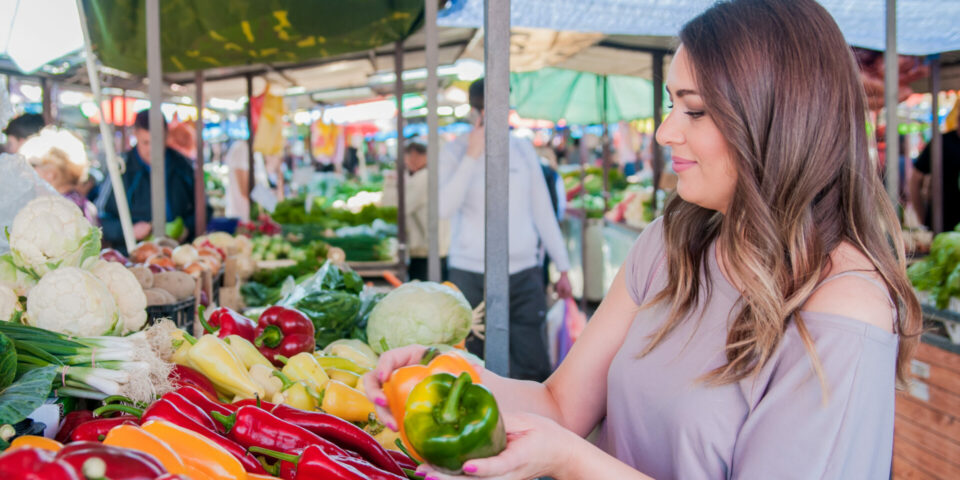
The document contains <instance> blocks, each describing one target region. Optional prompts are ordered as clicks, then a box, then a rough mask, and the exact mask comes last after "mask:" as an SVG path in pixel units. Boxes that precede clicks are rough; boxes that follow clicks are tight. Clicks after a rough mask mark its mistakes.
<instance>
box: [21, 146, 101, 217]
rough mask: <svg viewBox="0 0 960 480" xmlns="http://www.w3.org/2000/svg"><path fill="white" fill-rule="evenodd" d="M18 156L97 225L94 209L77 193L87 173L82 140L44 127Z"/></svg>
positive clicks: (84, 148) (87, 165)
mask: <svg viewBox="0 0 960 480" xmlns="http://www.w3.org/2000/svg"><path fill="white" fill-rule="evenodd" d="M19 153H20V154H21V155H23V156H24V157H25V158H26V159H27V161H29V162H30V164H31V165H33V168H34V169H35V170H36V171H37V175H39V176H40V178H42V179H44V180H46V181H47V183H49V184H50V186H51V187H53V188H54V190H56V191H57V192H60V194H61V195H63V196H64V197H66V198H68V199H70V200H72V201H73V202H74V203H76V204H77V207H79V208H80V211H82V212H83V215H84V216H85V217H87V220H89V221H90V224H91V225H100V221H99V219H98V218H97V207H96V206H95V205H94V204H93V202H91V201H89V200H87V197H86V196H84V195H83V194H81V193H80V191H79V189H80V186H81V184H83V183H85V182H86V181H87V175H88V173H89V170H90V161H89V160H88V159H87V149H86V147H85V146H84V145H83V141H82V140H80V139H79V138H77V136H76V135H74V134H72V133H70V132H68V131H66V130H60V129H58V128H56V127H47V128H45V129H43V130H42V131H41V132H40V133H39V134H37V135H34V136H32V137H30V138H29V139H27V141H26V142H24V143H23V145H22V146H21V147H20V151H19Z"/></svg>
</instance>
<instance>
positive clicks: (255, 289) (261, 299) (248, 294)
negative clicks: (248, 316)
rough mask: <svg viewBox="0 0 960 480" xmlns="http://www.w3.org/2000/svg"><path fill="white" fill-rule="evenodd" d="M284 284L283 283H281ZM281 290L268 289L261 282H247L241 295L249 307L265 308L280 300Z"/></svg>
mask: <svg viewBox="0 0 960 480" xmlns="http://www.w3.org/2000/svg"><path fill="white" fill-rule="evenodd" d="M281 283H282V281H281ZM280 292H281V289H280V287H279V286H277V287H268V286H266V285H264V284H262V283H260V282H255V281H254V282H247V283H244V284H243V285H242V286H241V287H240V294H241V295H243V301H244V302H245V303H246V304H247V306H248V307H265V306H267V305H272V304H274V303H276V302H277V301H278V300H280V297H281V296H282V294H281V293H280Z"/></svg>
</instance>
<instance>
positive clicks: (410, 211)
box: [381, 142, 450, 281]
mask: <svg viewBox="0 0 960 480" xmlns="http://www.w3.org/2000/svg"><path fill="white" fill-rule="evenodd" d="M403 151H404V153H403V162H404V165H406V167H407V173H408V175H407V178H406V182H405V183H404V192H405V194H406V198H405V201H406V205H405V206H406V211H407V214H406V220H407V251H408V252H410V265H409V267H408V269H407V274H408V276H409V277H410V280H424V281H425V280H428V271H427V258H428V256H429V247H430V245H429V243H427V242H428V239H429V238H430V235H431V233H430V232H429V231H428V224H427V222H428V217H427V208H428V201H429V185H428V184H427V147H426V146H425V145H424V144H422V143H418V142H410V143H408V144H407V145H406V146H405V147H404V149H403ZM396 172H397V171H396V170H389V171H387V172H386V173H384V176H383V199H382V200H381V203H382V204H383V205H384V206H392V207H396V206H397V203H398V202H397V174H396ZM438 234H439V237H438V239H439V247H440V250H439V255H440V277H441V279H442V280H446V279H447V277H448V276H449V273H448V271H447V252H448V251H449V249H450V222H449V221H447V220H444V219H440V225H439V232H438Z"/></svg>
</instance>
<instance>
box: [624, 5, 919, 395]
mask: <svg viewBox="0 0 960 480" xmlns="http://www.w3.org/2000/svg"><path fill="white" fill-rule="evenodd" d="M680 42H681V44H682V46H683V48H684V49H685V51H686V52H687V54H688V55H689V58H690V59H691V62H692V64H693V66H694V67H693V69H694V71H695V77H696V81H697V87H698V88H699V90H700V94H701V96H702V97H703V99H704V102H705V107H706V108H705V109H706V112H707V114H708V115H710V117H711V118H712V119H713V121H714V122H715V123H716V125H717V127H718V128H719V129H720V131H721V132H722V134H723V136H724V137H725V139H726V141H727V142H728V144H729V150H730V152H731V156H732V157H733V159H734V162H735V165H736V168H737V172H738V178H737V184H736V190H735V193H734V197H733V200H732V202H731V204H730V207H729V209H728V211H727V212H726V214H725V215H721V214H720V213H718V212H715V211H712V210H707V209H704V208H702V207H699V206H697V205H694V204H691V203H688V202H685V201H683V200H682V199H681V198H679V196H674V197H673V198H672V199H671V200H670V201H669V202H668V204H667V205H666V209H665V211H664V220H663V222H664V236H665V243H666V252H667V253H666V254H667V267H668V281H667V286H666V287H665V288H664V290H663V291H661V292H660V293H659V294H657V295H656V296H655V297H654V299H653V300H652V301H651V302H650V304H653V303H658V302H663V301H667V302H669V304H670V307H671V314H670V318H669V319H668V321H667V322H666V323H665V324H664V325H663V326H662V327H661V328H660V329H659V330H658V331H657V332H655V333H654V335H653V337H652V339H651V341H650V343H649V344H648V345H647V347H646V349H645V350H644V352H643V353H642V354H646V353H649V352H650V351H651V350H653V349H654V348H656V346H657V345H658V344H659V343H660V342H661V341H662V340H663V339H664V338H665V337H666V336H667V335H668V334H669V333H670V332H671V331H673V329H674V328H675V327H676V326H677V324H678V323H679V322H681V321H682V319H683V318H684V317H685V315H686V314H687V313H689V312H692V311H693V309H694V308H695V306H696V305H697V302H698V298H699V296H700V295H701V294H702V293H706V294H707V295H709V285H707V286H706V288H707V292H701V289H702V288H703V286H702V285H701V284H700V281H699V278H700V273H701V271H702V269H705V268H706V265H707V263H706V261H705V259H706V255H708V254H709V252H710V248H709V247H710V245H711V244H712V243H713V242H714V241H718V243H719V245H721V247H722V251H723V255H724V259H725V260H726V262H725V267H726V268H727V270H728V272H729V273H730V275H732V276H733V277H734V278H736V279H737V280H738V282H739V287H740V290H741V292H742V301H741V305H742V309H741V310H740V311H739V312H738V313H737V314H736V317H735V318H734V319H733V321H732V323H731V326H730V328H729V331H728V337H727V343H726V348H727V352H726V353H727V364H726V365H724V366H722V367H720V368H718V369H716V370H714V371H712V372H710V373H709V374H708V375H707V376H706V377H705V379H706V380H707V381H708V382H710V383H719V384H724V383H730V382H735V381H738V380H740V379H743V378H745V377H749V376H752V375H754V374H756V373H757V372H758V371H759V370H760V369H761V368H763V366H764V365H765V364H766V362H767V361H768V360H769V359H770V358H771V357H772V355H773V354H774V352H775V350H776V348H777V346H778V345H779V344H780V341H781V340H782V338H783V336H784V332H785V331H786V329H787V327H788V325H789V323H790V322H794V323H795V324H796V327H797V330H798V333H799V334H800V336H801V338H802V340H803V342H804V344H805V345H806V348H807V350H808V351H809V353H810V355H811V357H812V359H813V363H814V366H815V369H816V371H817V373H818V374H819V376H820V378H821V381H825V379H824V378H823V373H822V369H821V368H820V362H819V360H818V357H817V355H816V351H815V350H814V347H813V341H812V339H811V337H810V335H809V333H808V331H807V329H806V326H805V324H804V321H803V319H802V318H801V316H800V315H798V312H799V311H800V309H801V307H802V306H803V304H804V303H805V302H806V301H807V299H808V298H809V297H810V295H811V294H812V293H813V291H814V289H815V287H816V286H817V285H818V283H819V282H820V281H821V280H823V278H824V277H825V274H826V272H828V271H829V270H830V266H831V263H830V253H831V252H832V251H833V250H834V249H835V248H837V247H838V246H839V245H840V244H841V243H842V242H849V243H850V244H852V245H853V246H854V247H855V248H857V249H858V250H859V251H860V252H862V253H863V254H864V255H865V256H866V257H867V258H869V260H870V262H871V263H872V264H873V266H874V267H875V268H876V270H877V272H879V275H880V276H881V277H882V279H883V281H884V283H885V284H886V286H887V288H888V290H889V293H890V295H891V297H892V298H893V299H894V302H895V303H896V306H897V316H896V320H895V322H894V329H895V331H896V332H897V333H899V336H900V338H899V342H900V344H899V353H898V359H897V378H898V380H900V381H901V383H902V382H903V381H905V379H906V378H907V371H908V363H909V358H910V356H911V354H912V352H913V350H914V348H915V347H916V345H917V341H918V337H919V331H920V328H921V312H920V306H919V303H918V302H917V299H916V297H915V295H914V293H913V289H912V288H911V286H910V283H909V281H908V280H907V276H906V266H905V259H904V250H903V241H902V238H901V234H900V224H899V221H898V219H897V216H896V214H895V212H894V209H893V207H892V205H891V203H890V201H889V200H888V198H887V196H886V193H885V191H884V188H883V185H882V183H881V181H880V178H879V176H878V173H877V166H876V165H875V164H874V163H873V162H872V160H871V159H870V156H869V153H868V146H867V142H868V137H867V130H866V126H867V117H866V114H867V103H866V96H865V95H864V91H863V86H862V85H861V83H860V79H859V76H858V73H857V72H858V71H857V66H856V63H855V61H854V58H853V56H852V54H851V51H850V48H849V47H848V46H847V44H846V42H845V41H844V38H843V35H842V34H841V33H840V29H839V28H838V27H837V24H836V23H835V22H834V20H833V18H831V16H830V14H829V13H827V11H826V10H824V9H823V7H821V6H820V5H818V4H817V3H816V2H814V1H813V0H734V1H730V2H722V3H718V4H716V5H714V6H713V7H712V8H710V9H709V10H707V11H706V12H704V13H703V14H702V15H700V16H698V17H697V18H695V19H693V20H691V21H690V22H689V23H687V24H686V25H685V26H684V27H683V30H682V31H681V32H680Z"/></svg>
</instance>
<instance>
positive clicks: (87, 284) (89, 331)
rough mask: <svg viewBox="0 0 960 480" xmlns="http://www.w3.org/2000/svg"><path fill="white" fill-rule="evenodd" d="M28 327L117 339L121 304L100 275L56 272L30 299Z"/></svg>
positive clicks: (45, 278) (68, 270)
mask: <svg viewBox="0 0 960 480" xmlns="http://www.w3.org/2000/svg"><path fill="white" fill-rule="evenodd" d="M26 319H27V324H29V325H32V326H34V327H39V328H43V329H46V330H52V331H54V332H60V333H65V334H67V335H75V336H83V337H90V336H97V335H116V334H118V333H120V331H121V330H122V329H123V325H121V324H120V316H119V314H118V308H117V302H116V300H114V299H113V295H111V294H110V290H108V289H107V286H106V285H104V284H103V282H101V281H100V279H99V278H97V277H96V275H94V274H92V273H90V272H88V271H86V270H82V269H80V268H76V267H64V268H59V269H57V270H54V271H52V272H50V273H48V274H46V275H44V276H43V278H41V279H40V282H38V283H37V286H36V287H33V290H31V291H30V296H28V297H27V315H26Z"/></svg>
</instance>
